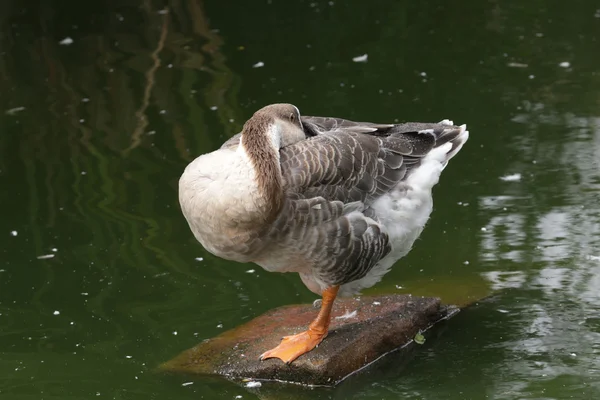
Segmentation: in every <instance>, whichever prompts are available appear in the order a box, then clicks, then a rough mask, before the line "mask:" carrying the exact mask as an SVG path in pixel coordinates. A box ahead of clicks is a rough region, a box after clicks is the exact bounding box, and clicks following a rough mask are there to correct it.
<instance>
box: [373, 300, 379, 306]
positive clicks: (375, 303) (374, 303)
mask: <svg viewBox="0 0 600 400" xmlns="http://www.w3.org/2000/svg"><path fill="white" fill-rule="evenodd" d="M373 305H374V306H380V305H381V303H380V302H378V301H374V302H373Z"/></svg>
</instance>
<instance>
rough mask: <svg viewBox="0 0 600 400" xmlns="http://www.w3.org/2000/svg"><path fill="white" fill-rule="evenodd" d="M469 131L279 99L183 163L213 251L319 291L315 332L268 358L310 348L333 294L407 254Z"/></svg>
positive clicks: (183, 192) (199, 232)
mask: <svg viewBox="0 0 600 400" xmlns="http://www.w3.org/2000/svg"><path fill="white" fill-rule="evenodd" d="M468 137H469V133H468V131H467V130H466V126H465V125H462V126H454V125H453V124H452V122H450V121H447V120H445V121H442V122H441V123H439V124H432V123H406V124H373V123H359V122H352V121H348V120H344V119H339V118H324V117H301V116H300V112H299V111H298V109H297V108H296V107H295V106H293V105H291V104H272V105H269V106H266V107H264V108H262V109H260V110H258V111H257V112H256V113H255V114H254V115H253V116H252V118H250V119H249V120H248V121H247V122H246V123H245V124H244V127H243V129H242V132H241V133H240V134H238V135H236V136H234V137H233V138H231V139H230V140H228V141H227V142H225V143H224V144H223V146H222V147H221V148H220V149H219V150H216V151H213V152H212V153H208V154H204V155H201V156H200V157H198V158H196V159H195V160H194V161H192V162H191V163H190V164H189V165H188V166H187V168H186V169H185V172H184V173H183V175H182V176H181V179H180V180H179V201H180V204H181V209H182V211H183V214H184V216H185V218H186V219H187V221H188V223H189V226H190V228H191V230H192V232H193V233H194V235H195V237H196V239H198V241H199V242H200V243H201V244H202V245H203V246H204V247H205V248H206V249H207V250H208V251H210V252H211V253H213V254H215V255H217V256H219V257H222V258H225V259H228V260H234V261H239V262H254V263H256V264H258V265H260V266H262V267H263V268H265V269H266V270H268V271H275V272H297V273H298V274H300V278H301V279H302V282H304V284H305V285H306V287H308V289H310V290H311V291H313V292H315V293H317V294H319V295H321V296H322V298H323V301H322V304H321V310H320V312H319V314H318V316H317V318H316V319H315V320H314V321H313V322H312V323H311V324H310V326H309V327H308V330H307V331H305V332H302V333H299V334H297V335H293V336H287V337H285V338H284V339H283V340H282V342H281V344H280V345H279V346H277V347H276V348H274V349H272V350H269V351H267V352H265V353H264V354H263V355H262V356H261V359H266V358H271V357H277V358H280V359H281V360H283V361H284V362H286V363H290V362H292V361H293V360H295V359H296V358H297V357H299V356H300V355H302V354H304V353H306V352H308V351H310V350H312V349H313V348H314V347H315V346H317V345H318V344H319V343H320V342H321V341H322V340H323V338H324V337H325V336H326V335H327V331H328V327H329V320H330V312H331V307H332V305H333V301H334V299H335V297H336V295H338V294H340V295H351V294H354V293H356V292H358V291H359V290H361V289H363V288H366V287H370V286H372V285H374V284H375V283H377V282H378V281H379V280H380V279H381V277H382V276H383V275H384V274H385V273H386V272H387V271H388V270H389V269H390V268H391V266H392V264H394V263H395V262H396V261H397V260H398V259H400V258H401V257H403V256H404V255H406V254H407V253H408V251H409V250H410V248H411V246H412V244H413V242H414V241H415V239H416V238H417V237H418V236H419V234H420V233H421V231H422V230H423V227H424V226H425V223H426V222H427V219H428V218H429V214H430V213H431V209H432V204H433V199H432V195H431V189H432V187H433V186H434V185H435V184H436V183H437V182H438V179H439V176H440V173H441V172H442V170H443V169H444V167H445V166H446V164H447V162H448V160H449V159H450V158H452V157H453V156H454V155H455V154H456V153H457V152H458V151H459V150H460V148H461V147H462V145H463V144H464V143H465V142H466V141H467V139H468Z"/></svg>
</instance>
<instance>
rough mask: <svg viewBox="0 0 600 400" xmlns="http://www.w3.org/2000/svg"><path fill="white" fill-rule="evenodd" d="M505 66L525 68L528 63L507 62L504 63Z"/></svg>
mask: <svg viewBox="0 0 600 400" xmlns="http://www.w3.org/2000/svg"><path fill="white" fill-rule="evenodd" d="M506 66H507V67H510V68H527V67H528V66H529V65H527V64H525V63H518V62H509V63H508V64H506Z"/></svg>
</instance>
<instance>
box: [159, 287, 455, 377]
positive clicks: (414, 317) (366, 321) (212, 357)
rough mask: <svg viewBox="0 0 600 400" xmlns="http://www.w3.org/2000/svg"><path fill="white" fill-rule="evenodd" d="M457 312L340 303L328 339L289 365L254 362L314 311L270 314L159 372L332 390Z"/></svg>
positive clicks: (419, 304) (389, 300)
mask: <svg viewBox="0 0 600 400" xmlns="http://www.w3.org/2000/svg"><path fill="white" fill-rule="evenodd" d="M457 311H458V308H456V307H453V306H445V305H442V304H441V302H440V300H439V299H437V298H432V297H415V296H410V295H388V296H373V297H360V298H348V299H337V300H336V302H335V304H334V307H333V311H332V316H333V318H332V321H331V325H330V331H329V335H328V336H327V338H325V340H324V341H323V342H322V343H321V344H320V345H319V346H318V347H317V348H316V349H314V350H313V351H311V352H309V353H307V354H304V355H302V356H300V357H299V358H298V359H296V360H295V361H294V362H292V363H291V364H290V365H286V364H284V363H283V362H282V361H281V360H279V359H268V360H264V361H260V360H259V356H260V355H261V354H262V353H263V352H264V351H266V350H268V349H271V348H273V347H275V346H277V344H279V342H280V340H281V338H282V337H283V336H286V335H291V334H295V333H298V332H301V331H302V330H305V329H306V328H307V327H308V325H309V324H310V322H311V321H312V320H313V319H314V318H315V316H316V315H317V312H318V310H317V309H316V308H315V307H313V306H312V305H292V306H285V307H280V308H276V309H274V310H271V311H269V312H267V313H265V314H263V315H261V316H259V317H257V318H255V319H253V320H252V321H250V322H248V323H246V324H244V325H241V326H239V327H237V328H234V329H231V330H229V331H226V332H223V333H222V334H220V335H219V336H217V337H215V338H212V339H207V340H205V341H203V342H202V343H200V344H198V345H197V346H195V347H193V348H191V349H189V350H186V351H184V352H182V353H181V354H179V355H178V356H177V357H175V358H174V359H172V360H170V361H168V362H166V363H164V364H163V365H161V366H160V369H161V370H162V371H168V372H175V373H185V374H199V375H220V376H224V377H227V378H230V379H253V380H276V381H283V382H293V383H299V384H304V385H313V386H334V385H336V384H337V383H339V382H340V381H342V380H343V379H344V378H346V377H347V376H349V375H351V374H353V373H354V372H356V371H358V370H361V369H362V368H364V367H365V366H367V365H369V364H371V363H373V362H374V361H375V360H377V359H379V358H380V357H382V356H383V355H385V354H387V353H389V352H391V351H393V350H396V349H398V348H401V347H403V346H405V345H406V344H408V343H411V342H412V341H413V338H414V337H415V335H416V334H417V333H419V332H420V331H425V330H427V329H429V328H430V327H432V326H433V325H434V324H435V323H436V322H439V321H442V320H445V319H447V318H449V317H450V316H452V315H454V314H455V313H456V312H457Z"/></svg>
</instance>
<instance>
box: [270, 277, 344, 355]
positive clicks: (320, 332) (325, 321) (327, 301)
mask: <svg viewBox="0 0 600 400" xmlns="http://www.w3.org/2000/svg"><path fill="white" fill-rule="evenodd" d="M339 288H340V287H339V286H332V287H330V288H327V289H325V290H324V291H323V303H322V304H321V310H320V311H319V315H317V318H315V320H314V321H313V322H311V324H310V325H309V326H308V330H306V331H304V332H301V333H298V334H297V335H292V336H286V337H284V338H283V340H282V341H281V343H280V344H279V346H277V347H275V348H274V349H271V350H269V351H266V352H264V353H263V354H262V355H261V356H260V359H261V360H265V359H267V358H279V359H280V360H281V361H283V362H285V363H286V364H289V363H291V362H292V361H294V360H295V359H296V358H298V357H300V356H301V355H302V354H304V353H308V352H309V351H311V350H312V349H314V348H315V347H316V346H317V345H318V344H319V343H321V342H322V341H323V339H325V336H327V332H328V330H329V321H330V320H331V308H332V307H333V301H334V300H335V296H337V293H338V290H339Z"/></svg>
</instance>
